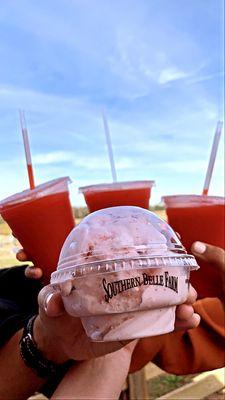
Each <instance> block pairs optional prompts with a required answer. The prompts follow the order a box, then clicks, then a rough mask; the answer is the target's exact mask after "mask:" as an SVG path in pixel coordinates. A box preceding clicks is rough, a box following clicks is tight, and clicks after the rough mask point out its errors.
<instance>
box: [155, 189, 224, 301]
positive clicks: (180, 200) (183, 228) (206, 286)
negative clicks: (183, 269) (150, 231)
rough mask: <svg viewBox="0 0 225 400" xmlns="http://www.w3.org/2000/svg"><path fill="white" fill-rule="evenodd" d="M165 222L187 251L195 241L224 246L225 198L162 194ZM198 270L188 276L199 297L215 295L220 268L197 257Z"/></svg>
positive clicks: (217, 290) (216, 294)
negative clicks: (165, 215)
mask: <svg viewBox="0 0 225 400" xmlns="http://www.w3.org/2000/svg"><path fill="white" fill-rule="evenodd" d="M162 199H163V200H164V202H165V205H166V212H167V216H168V222H169V224H170V225H171V226H172V228H173V229H174V230H175V231H176V232H179V234H180V235H181V240H182V243H183V244H184V246H185V247H186V249H187V251H188V252H190V250H191V245H192V243H193V242H195V241H198V240H200V241H202V242H205V243H209V244H212V245H215V246H219V247H222V248H225V207H224V206H225V199H224V197H218V196H203V195H202V196H200V195H199V196H198V195H177V196H164V197H163V198H162ZM199 265H200V266H201V270H200V272H199V273H197V274H193V275H192V277H191V283H192V284H193V286H194V287H195V289H196V290H197V292H198V296H199V297H201V298H202V297H218V296H221V295H222V293H219V288H218V282H219V280H220V279H221V277H220V274H219V271H218V270H217V268H214V267H213V266H212V265H210V264H208V263H206V262H203V261H201V260H199Z"/></svg>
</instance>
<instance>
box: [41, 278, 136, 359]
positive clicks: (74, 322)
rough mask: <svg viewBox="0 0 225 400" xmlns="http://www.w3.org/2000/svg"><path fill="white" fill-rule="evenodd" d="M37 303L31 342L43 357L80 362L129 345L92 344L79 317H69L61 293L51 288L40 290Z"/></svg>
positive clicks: (123, 343) (115, 343)
mask: <svg viewBox="0 0 225 400" xmlns="http://www.w3.org/2000/svg"><path fill="white" fill-rule="evenodd" d="M38 303H39V315H38V317H37V318H36V320H35V323H34V339H35V341H36V342H37V345H38V348H39V349H40V351H41V352H42V353H43V355H44V356H45V357H46V358H48V359H50V360H52V361H55V362H56V363H63V362H65V361H66V360H68V359H75V360H77V361H79V360H88V359H91V358H94V357H100V356H102V355H105V354H107V353H111V352H114V351H117V350H119V349H121V348H122V347H123V346H125V345H126V344H128V343H129V342H130V341H121V342H105V343H104V342H102V343H97V342H91V341H90V339H89V338H88V337H87V335H86V333H85V331H84V328H83V325H82V323H81V320H80V318H76V317H72V316H70V315H69V314H68V313H67V312H66V311H65V308H64V305H63V301H62V298H61V295H60V293H58V292H56V291H55V290H54V289H53V288H52V287H51V286H50V285H48V286H45V287H44V288H43V289H42V290H41V292H40V293H39V296H38ZM128 349H129V346H128Z"/></svg>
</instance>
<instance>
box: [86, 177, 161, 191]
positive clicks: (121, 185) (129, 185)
mask: <svg viewBox="0 0 225 400" xmlns="http://www.w3.org/2000/svg"><path fill="white" fill-rule="evenodd" d="M153 186H155V181H153V180H140V181H124V182H112V183H98V184H96V185H88V186H81V187H79V193H87V192H93V191H94V192H104V191H105V190H107V191H113V190H115V189H117V190H129V189H142V188H150V189H151V188H152V187H153ZM93 189H94V190H93Z"/></svg>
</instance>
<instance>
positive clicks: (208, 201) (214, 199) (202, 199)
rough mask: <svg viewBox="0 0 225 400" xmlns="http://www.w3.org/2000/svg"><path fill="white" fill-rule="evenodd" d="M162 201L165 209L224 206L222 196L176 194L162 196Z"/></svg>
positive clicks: (224, 198)
mask: <svg viewBox="0 0 225 400" xmlns="http://www.w3.org/2000/svg"><path fill="white" fill-rule="evenodd" d="M161 199H162V201H163V202H164V204H165V206H166V207H169V208H174V207H187V206H188V207H196V206H199V207H200V206H202V205H204V206H210V205H214V204H216V205H224V204H225V197H222V196H207V195H199V194H177V195H168V196H162V198H161Z"/></svg>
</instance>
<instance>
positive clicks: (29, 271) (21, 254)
mask: <svg viewBox="0 0 225 400" xmlns="http://www.w3.org/2000/svg"><path fill="white" fill-rule="evenodd" d="M16 258H17V260H18V261H21V262H25V261H28V257H27V254H26V253H25V251H24V250H23V249H21V250H19V251H18V252H17V254H16ZM25 276H26V277H27V278H30V279H40V278H42V276H43V271H42V269H41V268H40V267H36V266H34V265H29V266H28V267H26V269H25Z"/></svg>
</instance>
